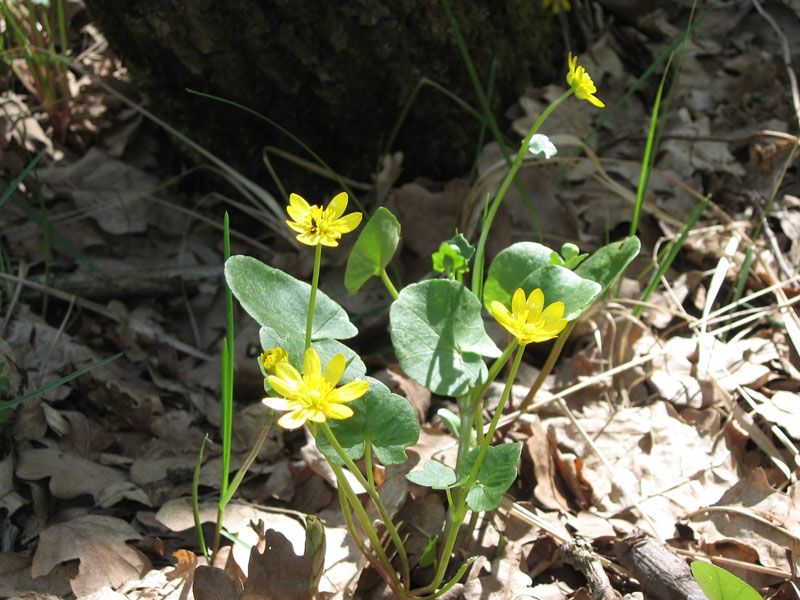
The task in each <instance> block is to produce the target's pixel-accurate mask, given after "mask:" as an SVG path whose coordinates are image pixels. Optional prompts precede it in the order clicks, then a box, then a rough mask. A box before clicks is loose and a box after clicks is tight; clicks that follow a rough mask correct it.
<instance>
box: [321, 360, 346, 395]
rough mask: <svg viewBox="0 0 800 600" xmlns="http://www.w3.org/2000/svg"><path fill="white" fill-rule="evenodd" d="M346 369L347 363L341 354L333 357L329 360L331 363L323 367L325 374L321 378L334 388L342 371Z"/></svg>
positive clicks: (342, 373)
mask: <svg viewBox="0 0 800 600" xmlns="http://www.w3.org/2000/svg"><path fill="white" fill-rule="evenodd" d="M346 368H347V361H346V360H345V358H344V354H342V353H341V352H340V353H339V354H337V355H336V356H334V357H333V358H332V359H331V362H329V363H328V366H327V367H325V374H324V375H323V377H324V378H325V379H327V380H328V382H329V383H330V384H331V385H332V386H334V387H336V384H337V383H339V380H340V379H341V378H342V375H344V370H345V369H346Z"/></svg>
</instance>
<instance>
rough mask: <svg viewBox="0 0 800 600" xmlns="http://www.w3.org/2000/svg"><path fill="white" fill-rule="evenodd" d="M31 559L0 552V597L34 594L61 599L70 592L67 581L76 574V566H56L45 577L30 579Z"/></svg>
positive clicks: (72, 564) (70, 564) (73, 564)
mask: <svg viewBox="0 0 800 600" xmlns="http://www.w3.org/2000/svg"><path fill="white" fill-rule="evenodd" d="M31 561H32V559H31V557H30V556H23V555H22V554H16V553H15V552H0V597H2V598H9V597H13V596H21V595H23V594H30V593H31V592H35V593H37V594H52V595H53V596H56V597H58V598H63V597H64V596H67V595H68V594H70V593H71V592H72V589H71V588H70V586H69V580H70V579H72V578H73V577H75V575H77V574H78V565H77V564H76V563H68V564H66V565H58V566H57V567H55V568H54V569H53V570H52V571H51V572H50V573H48V574H47V575H42V576H40V577H31Z"/></svg>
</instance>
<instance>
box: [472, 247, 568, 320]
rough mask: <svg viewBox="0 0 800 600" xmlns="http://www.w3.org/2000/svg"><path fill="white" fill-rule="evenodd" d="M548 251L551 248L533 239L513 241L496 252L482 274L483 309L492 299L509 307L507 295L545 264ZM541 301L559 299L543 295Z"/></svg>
mask: <svg viewBox="0 0 800 600" xmlns="http://www.w3.org/2000/svg"><path fill="white" fill-rule="evenodd" d="M552 253H553V250H552V249H551V248H548V247H547V246H543V245H542V244H537V243H536V242H517V243H516V244H511V245H510V246H509V247H508V248H506V249H505V250H503V251H502V252H500V254H498V255H497V256H496V257H495V259H494V260H493V261H492V264H491V266H490V267H489V272H488V273H487V275H486V285H485V286H484V288H483V304H484V305H485V306H486V309H487V310H488V309H489V306H490V305H491V304H492V302H493V301H495V300H497V301H498V302H499V303H500V304H504V305H505V306H508V307H510V306H511V296H513V295H514V292H515V291H517V288H519V287H522V282H523V281H525V278H527V277H528V276H530V275H531V274H532V273H534V272H536V271H538V270H539V269H541V268H543V267H546V266H547V265H549V264H550V255H551V254H552ZM532 291H533V289H530V290H528V289H526V290H525V293H526V294H530V293H531V292H532ZM545 300H547V301H548V303H549V302H555V301H556V300H562V299H561V298H554V299H552V300H550V298H548V297H547V295H546V294H545Z"/></svg>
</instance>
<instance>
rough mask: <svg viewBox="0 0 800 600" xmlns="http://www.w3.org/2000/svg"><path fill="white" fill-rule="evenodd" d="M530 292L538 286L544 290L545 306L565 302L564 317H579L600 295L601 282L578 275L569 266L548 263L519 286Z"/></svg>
mask: <svg viewBox="0 0 800 600" xmlns="http://www.w3.org/2000/svg"><path fill="white" fill-rule="evenodd" d="M519 287H521V288H522V289H523V290H525V294H526V295H527V294H530V293H531V292H532V291H533V290H535V289H536V288H541V289H542V292H544V303H545V306H547V305H549V304H552V303H553V302H558V301H559V300H560V301H561V302H563V303H564V318H565V319H568V320H570V321H571V320H573V319H577V318H578V317H579V316H580V315H581V313H583V311H585V310H586V309H587V308H589V306H591V304H592V302H594V301H595V298H597V297H598V296H599V295H600V289H601V288H600V284H599V283H596V282H594V281H591V280H589V279H584V278H583V277H581V276H579V275H576V274H575V273H574V272H572V271H570V270H569V269H567V268H564V267H559V266H558V265H548V266H546V267H544V268H542V269H539V270H538V271H534V272H533V273H531V274H530V275H529V276H528V277H526V278H525V280H524V281H523V282H522V284H521V285H520V286H519Z"/></svg>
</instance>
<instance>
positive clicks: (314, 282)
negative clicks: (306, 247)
mask: <svg viewBox="0 0 800 600" xmlns="http://www.w3.org/2000/svg"><path fill="white" fill-rule="evenodd" d="M321 262H322V244H317V247H316V248H315V249H314V274H313V276H312V277H311V296H310V298H309V299H308V319H307V320H306V346H305V349H306V350H308V349H309V348H310V347H311V324H312V323H313V322H314V306H315V303H316V301H317V287H319V265H320V263H321Z"/></svg>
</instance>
